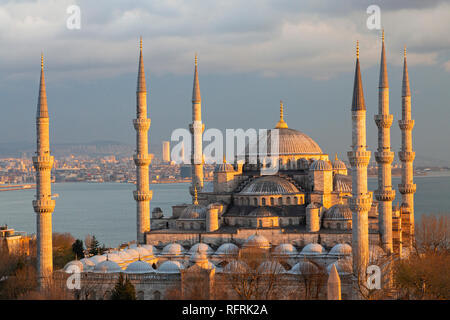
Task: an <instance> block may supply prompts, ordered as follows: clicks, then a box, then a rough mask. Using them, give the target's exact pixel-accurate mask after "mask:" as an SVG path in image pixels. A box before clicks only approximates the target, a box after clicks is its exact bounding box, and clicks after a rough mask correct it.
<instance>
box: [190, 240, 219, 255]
mask: <svg viewBox="0 0 450 320" xmlns="http://www.w3.org/2000/svg"><path fill="white" fill-rule="evenodd" d="M197 251H201V252H204V253H206V254H208V255H209V254H213V253H214V250H213V249H212V248H211V247H210V246H208V245H207V244H206V243H202V242H200V243H196V244H194V245H193V246H192V247H191V248H190V249H189V254H193V253H195V252H197Z"/></svg>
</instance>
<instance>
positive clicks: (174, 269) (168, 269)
mask: <svg viewBox="0 0 450 320" xmlns="http://www.w3.org/2000/svg"><path fill="white" fill-rule="evenodd" d="M181 269H183V265H182V264H181V263H179V262H178V261H170V260H169V261H164V262H163V263H162V264H161V265H160V266H159V268H158V270H157V271H158V272H160V273H180V270H181Z"/></svg>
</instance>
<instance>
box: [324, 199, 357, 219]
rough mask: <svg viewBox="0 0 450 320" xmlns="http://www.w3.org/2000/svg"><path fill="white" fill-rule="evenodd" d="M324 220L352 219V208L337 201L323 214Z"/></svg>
mask: <svg viewBox="0 0 450 320" xmlns="http://www.w3.org/2000/svg"><path fill="white" fill-rule="evenodd" d="M323 219H324V220H352V210H350V207H349V206H348V205H346V204H342V203H338V204H335V205H334V206H332V207H331V208H330V209H328V210H327V211H326V212H325V214H324V216H323Z"/></svg>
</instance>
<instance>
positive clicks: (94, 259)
mask: <svg viewBox="0 0 450 320" xmlns="http://www.w3.org/2000/svg"><path fill="white" fill-rule="evenodd" d="M89 260H90V261H91V262H93V263H94V264H95V265H97V264H99V263H100V262H103V261H105V260H106V257H105V256H100V255H96V256H93V257H90V258H89Z"/></svg>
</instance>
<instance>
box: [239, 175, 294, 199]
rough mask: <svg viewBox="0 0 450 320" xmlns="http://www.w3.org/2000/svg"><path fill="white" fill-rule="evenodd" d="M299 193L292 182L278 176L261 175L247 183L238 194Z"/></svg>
mask: <svg viewBox="0 0 450 320" xmlns="http://www.w3.org/2000/svg"><path fill="white" fill-rule="evenodd" d="M296 193H300V191H299V190H298V188H297V187H296V186H294V184H292V182H290V181H288V180H286V179H284V178H281V177H278V176H263V177H260V178H256V179H255V180H253V181H251V182H250V183H249V184H247V185H246V186H245V187H244V188H243V189H242V191H241V192H239V194H249V195H259V194H296Z"/></svg>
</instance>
